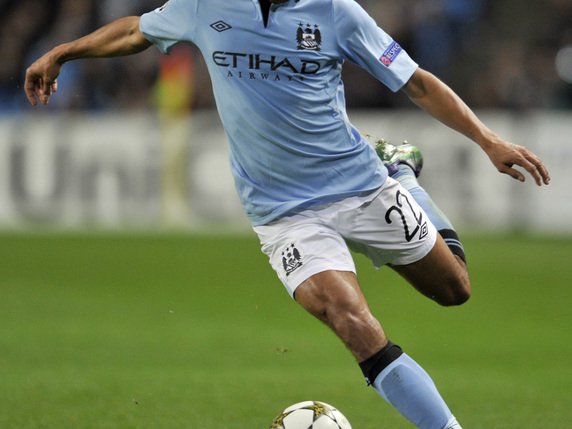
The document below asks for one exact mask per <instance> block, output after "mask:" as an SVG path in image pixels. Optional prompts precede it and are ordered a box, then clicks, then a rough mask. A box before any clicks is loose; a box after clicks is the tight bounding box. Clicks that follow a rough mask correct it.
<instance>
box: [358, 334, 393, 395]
mask: <svg viewBox="0 0 572 429" xmlns="http://www.w3.org/2000/svg"><path fill="white" fill-rule="evenodd" d="M402 354H403V350H401V347H399V346H398V345H397V344H393V343H392V342H391V341H389V342H388V343H387V345H386V346H385V347H384V348H382V349H381V350H380V351H378V352H377V353H375V354H374V355H373V356H371V357H370V358H368V359H366V360H364V361H363V362H361V363H360V364H359V366H360V368H361V370H362V372H363V375H364V377H365V381H366V382H367V385H368V386H371V384H372V383H373V382H374V381H375V379H376V378H377V376H378V375H379V374H380V373H381V371H383V370H384V369H385V368H387V366H388V365H389V364H390V363H391V362H393V361H394V360H395V359H397V358H398V357H399V356H401V355H402Z"/></svg>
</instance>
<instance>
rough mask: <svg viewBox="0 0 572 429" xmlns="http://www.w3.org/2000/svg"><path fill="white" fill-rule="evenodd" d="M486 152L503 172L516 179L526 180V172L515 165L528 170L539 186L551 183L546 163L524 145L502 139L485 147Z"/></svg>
mask: <svg viewBox="0 0 572 429" xmlns="http://www.w3.org/2000/svg"><path fill="white" fill-rule="evenodd" d="M485 152H486V153H487V155H488V156H489V158H490V159H491V161H492V163H493V164H494V165H495V167H496V168H497V170H498V171H500V172H501V173H504V174H508V175H509V176H511V177H513V178H514V179H516V180H518V181H520V182H524V181H525V177H524V174H522V172H520V171H519V170H517V169H516V168H514V166H519V167H522V168H523V169H525V170H526V171H528V173H529V174H530V175H531V176H532V177H533V178H534V181H535V182H536V184H537V185H538V186H542V184H544V185H548V184H549V183H550V174H549V173H548V169H547V168H546V167H545V166H544V163H543V162H542V161H541V159H540V158H539V157H538V156H536V155H535V154H534V153H532V152H531V151H530V150H528V149H527V148H525V147H523V146H519V145H516V144H513V143H508V142H505V141H502V140H501V141H499V142H496V143H495V144H492V145H490V146H489V147H488V148H487V149H485Z"/></svg>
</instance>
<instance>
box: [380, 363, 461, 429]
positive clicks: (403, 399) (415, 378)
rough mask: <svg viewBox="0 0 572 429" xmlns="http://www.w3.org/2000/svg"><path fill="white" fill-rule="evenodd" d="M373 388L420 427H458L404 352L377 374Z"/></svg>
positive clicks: (459, 427) (428, 428) (456, 428)
mask: <svg viewBox="0 0 572 429" xmlns="http://www.w3.org/2000/svg"><path fill="white" fill-rule="evenodd" d="M373 387H374V388H375V390H376V391H377V393H379V394H380V396H381V397H382V398H383V399H385V400H386V401H387V402H389V403H390V404H391V405H393V406H394V407H395V408H396V409H397V410H398V411H399V412H400V413H401V414H402V415H403V416H404V417H405V418H407V419H408V420H409V421H410V422H412V423H413V424H415V426H417V427H418V428H421V429H461V426H460V425H459V423H458V422H457V420H456V419H455V417H454V416H453V414H452V413H451V411H450V410H449V408H448V407H447V404H445V401H444V400H443V398H441V395H440V394H439V392H438V391H437V387H435V384H434V383H433V380H431V378H430V377H429V375H428V374H427V373H426V372H425V370H423V368H421V367H420V366H419V365H418V364H417V363H416V362H415V361H414V360H413V359H411V358H410V357H409V356H407V354H405V353H403V354H402V355H401V356H399V357H398V358H397V359H396V360H394V361H393V362H392V363H391V364H389V365H388V366H387V367H386V368H385V369H384V370H383V371H381V373H380V374H379V375H378V376H377V378H376V379H375V381H374V383H373Z"/></svg>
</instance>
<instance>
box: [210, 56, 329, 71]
mask: <svg viewBox="0 0 572 429" xmlns="http://www.w3.org/2000/svg"><path fill="white" fill-rule="evenodd" d="M212 59H213V61H214V63H215V64H216V65H217V66H219V67H226V68H229V69H242V70H250V71H252V70H256V71H258V70H261V71H271V72H277V71H286V70H288V71H290V72H292V73H296V74H301V75H311V74H316V73H318V71H319V70H320V69H321V67H322V66H321V65H320V63H319V62H318V61H314V60H305V59H301V60H298V61H294V60H291V59H289V58H288V57H277V56H276V55H263V54H251V53H245V52H224V51H215V52H213V54H212Z"/></svg>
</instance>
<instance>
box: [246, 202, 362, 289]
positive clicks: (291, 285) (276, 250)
mask: <svg viewBox="0 0 572 429" xmlns="http://www.w3.org/2000/svg"><path fill="white" fill-rule="evenodd" d="M322 214H323V213H320V212H319V211H316V212H313V211H308V212H304V213H302V214H300V215H295V216H291V217H287V218H283V219H280V220H279V221H277V222H273V223H272V224H269V225H263V226H257V227H255V228H254V231H255V232H256V233H257V234H258V237H259V239H260V243H261V246H262V251H263V253H265V254H266V255H267V256H268V259H269V262H270V265H271V266H272V268H273V269H274V271H276V274H277V275H278V278H279V279H280V280H281V281H282V283H283V284H284V286H285V287H286V290H287V291H288V293H289V294H290V296H291V297H294V294H295V291H296V289H297V288H298V286H299V285H300V284H301V283H302V282H304V281H305V280H306V279H308V278H310V277H312V276H313V275H315V274H318V273H321V272H324V271H330V270H333V271H342V272H352V273H355V264H354V261H353V258H352V256H351V254H350V251H349V249H348V246H347V244H346V242H345V241H344V239H343V237H342V236H341V235H340V234H339V233H338V232H337V231H336V230H335V228H333V227H332V226H331V225H329V224H328V219H329V216H322Z"/></svg>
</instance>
